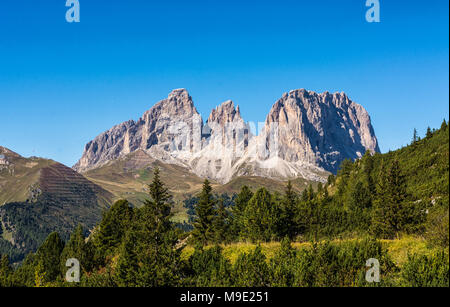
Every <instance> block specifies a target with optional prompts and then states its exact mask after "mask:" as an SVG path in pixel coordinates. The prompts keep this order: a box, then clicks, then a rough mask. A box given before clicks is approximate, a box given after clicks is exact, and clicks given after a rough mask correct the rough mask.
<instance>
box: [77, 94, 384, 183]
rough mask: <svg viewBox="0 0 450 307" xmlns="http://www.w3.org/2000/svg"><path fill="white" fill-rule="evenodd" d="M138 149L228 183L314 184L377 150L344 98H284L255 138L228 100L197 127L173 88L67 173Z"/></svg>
mask: <svg viewBox="0 0 450 307" xmlns="http://www.w3.org/2000/svg"><path fill="white" fill-rule="evenodd" d="M138 150H141V151H144V152H146V153H147V154H149V155H150V156H151V157H152V158H154V159H156V160H160V161H162V162H165V163H173V164H179V165H182V166H184V167H187V168H188V169H190V170H191V171H192V172H193V173H195V174H197V175H198V176H201V177H205V178H210V179H215V180H217V181H220V182H227V181H229V180H231V179H232V178H234V177H236V176H241V175H246V176H248V175H256V176H267V177H274V178H280V179H283V178H293V177H298V176H301V177H304V178H306V179H311V180H321V178H322V179H323V178H324V177H323V176H324V175H323V174H324V173H326V172H321V171H327V172H335V171H336V170H337V169H338V167H339V165H340V163H341V162H342V161H343V160H344V159H346V158H350V159H357V158H359V157H361V156H362V155H363V154H364V153H365V152H366V151H367V150H369V151H371V152H378V151H379V148H378V143H377V139H376V137H375V133H374V130H373V127H372V125H371V121H370V117H369V115H368V113H367V111H366V110H365V109H364V108H363V107H362V106H361V105H359V104H356V103H354V102H353V101H351V100H350V99H349V98H348V96H347V95H346V94H344V93H334V94H330V93H328V92H325V93H321V94H319V93H315V92H312V91H307V90H304V89H301V90H295V91H291V92H289V93H286V94H284V95H283V96H282V97H281V98H280V99H279V100H278V101H276V103H275V104H274V105H273V107H272V109H271V110H270V113H269V114H268V115H267V118H266V122H265V127H264V129H263V130H262V133H261V134H260V135H258V136H254V135H252V134H251V132H250V128H249V124H247V123H245V122H244V120H243V118H242V117H241V114H240V109H239V106H237V107H236V106H235V105H234V103H233V101H231V100H229V101H226V102H224V103H222V104H221V105H219V106H217V107H216V108H215V109H213V110H212V111H211V114H210V115H209V117H208V120H207V121H206V123H205V124H204V123H203V120H202V118H201V116H200V114H199V113H198V112H197V110H196V109H195V107H194V103H193V101H192V98H191V97H190V96H189V94H188V92H187V91H186V90H185V89H178V90H174V91H172V92H171V93H170V94H169V96H168V98H167V99H164V100H161V101H160V102H158V103H157V104H156V105H155V106H153V107H152V108H151V109H150V110H148V111H147V112H145V113H144V115H143V116H142V117H141V118H140V119H139V120H137V121H133V120H130V121H127V122H124V123H122V124H120V125H117V126H115V127H113V128H111V129H110V130H108V131H106V132H104V133H102V134H100V135H99V136H97V137H96V138H95V139H94V140H92V141H91V142H89V143H88V144H87V145H86V147H85V150H84V153H83V156H82V157H81V159H80V160H79V161H78V162H77V164H75V165H74V167H73V168H74V169H75V170H77V171H79V172H86V171H88V170H90V169H94V168H97V167H100V166H102V165H104V164H106V163H108V162H109V161H112V160H115V159H118V158H120V157H123V156H126V155H128V154H129V153H132V152H136V151H138ZM319 173H321V175H319V176H318V175H317V174H319ZM320 176H322V177H320Z"/></svg>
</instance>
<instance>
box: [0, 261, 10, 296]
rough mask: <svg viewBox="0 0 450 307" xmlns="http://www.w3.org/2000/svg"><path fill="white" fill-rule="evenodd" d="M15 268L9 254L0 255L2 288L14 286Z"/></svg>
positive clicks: (0, 284) (0, 285)
mask: <svg viewBox="0 0 450 307" xmlns="http://www.w3.org/2000/svg"><path fill="white" fill-rule="evenodd" d="M12 274H13V269H12V268H11V265H10V263H9V257H8V256H7V255H3V256H2V255H0V288H6V287H11V286H12Z"/></svg>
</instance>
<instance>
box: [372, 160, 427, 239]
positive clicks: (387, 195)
mask: <svg viewBox="0 0 450 307" xmlns="http://www.w3.org/2000/svg"><path fill="white" fill-rule="evenodd" d="M421 221H422V213H421V210H420V208H417V206H414V205H412V204H411V202H410V201H409V195H408V193H407V190H406V180H405V176H404V175H403V173H402V171H401V169H400V165H399V162H398V161H397V160H394V161H393V163H392V165H391V167H390V169H389V171H388V172H385V171H384V167H382V168H381V171H380V182H379V184H378V187H377V199H376V207H375V211H374V220H373V227H374V231H375V233H376V234H377V235H379V236H381V237H385V238H393V237H394V236H395V235H396V234H398V233H399V232H400V231H403V230H408V229H409V228H410V227H414V225H415V224H418V223H420V222H421Z"/></svg>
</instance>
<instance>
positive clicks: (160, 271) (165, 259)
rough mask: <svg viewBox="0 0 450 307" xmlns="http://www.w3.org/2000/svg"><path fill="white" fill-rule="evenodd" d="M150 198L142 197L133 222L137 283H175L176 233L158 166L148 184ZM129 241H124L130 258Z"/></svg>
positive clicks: (176, 265) (152, 285) (164, 284)
mask: <svg viewBox="0 0 450 307" xmlns="http://www.w3.org/2000/svg"><path fill="white" fill-rule="evenodd" d="M149 188H150V192H149V194H150V199H149V200H147V201H145V203H144V207H142V208H141V209H140V211H139V216H138V220H137V224H136V226H135V227H136V232H137V239H136V243H135V244H134V252H135V253H136V255H137V257H138V263H139V265H140V267H139V271H138V274H137V280H136V285H137V286H143V287H158V286H159V287H161V286H176V285H177V284H178V279H179V272H180V251H179V250H178V249H177V248H176V244H177V242H178V236H177V234H176V229H175V227H174V224H173V223H172V222H171V221H170V219H171V217H172V213H171V203H170V202H171V196H170V194H169V193H168V190H167V188H166V187H165V185H164V183H163V182H162V181H161V179H160V176H159V169H158V168H156V169H155V171H154V176H153V181H152V183H151V184H150V185H149ZM130 245H131V243H129V244H128V245H127V244H125V245H124V249H125V251H126V253H127V254H128V256H126V259H131V260H130V261H133V260H132V259H133V257H134V256H133V254H132V251H131V250H130V251H127V249H130V248H131V246H130Z"/></svg>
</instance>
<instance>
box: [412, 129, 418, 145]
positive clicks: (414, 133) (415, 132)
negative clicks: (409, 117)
mask: <svg viewBox="0 0 450 307" xmlns="http://www.w3.org/2000/svg"><path fill="white" fill-rule="evenodd" d="M417 141H418V137H417V129H416V128H414V132H413V139H412V144H414V143H416V142H417Z"/></svg>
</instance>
